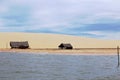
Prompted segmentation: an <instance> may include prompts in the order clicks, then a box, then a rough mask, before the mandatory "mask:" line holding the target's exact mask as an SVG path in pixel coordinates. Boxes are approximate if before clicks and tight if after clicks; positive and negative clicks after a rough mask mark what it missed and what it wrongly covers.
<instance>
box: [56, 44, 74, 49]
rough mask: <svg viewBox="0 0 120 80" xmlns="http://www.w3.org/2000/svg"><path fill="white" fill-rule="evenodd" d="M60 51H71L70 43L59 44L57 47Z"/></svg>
mask: <svg viewBox="0 0 120 80" xmlns="http://www.w3.org/2000/svg"><path fill="white" fill-rule="evenodd" d="M58 47H59V48H60V49H73V47H72V45H71V44H70V43H67V44H66V43H61V44H60V45H59V46H58Z"/></svg>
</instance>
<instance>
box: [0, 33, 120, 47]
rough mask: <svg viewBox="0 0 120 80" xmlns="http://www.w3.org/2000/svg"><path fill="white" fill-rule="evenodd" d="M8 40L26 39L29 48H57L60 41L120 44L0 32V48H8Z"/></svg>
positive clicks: (82, 44)
mask: <svg viewBox="0 0 120 80" xmlns="http://www.w3.org/2000/svg"><path fill="white" fill-rule="evenodd" d="M10 41H28V42H29V45H30V48H58V45H59V44H60V43H71V44H72V45H73V47H74V48H116V46H117V45H120V40H99V39H93V38H84V37H78V36H70V35H60V34H46V33H39V34H38V33H9V32H0V48H10V46H9V42H10Z"/></svg>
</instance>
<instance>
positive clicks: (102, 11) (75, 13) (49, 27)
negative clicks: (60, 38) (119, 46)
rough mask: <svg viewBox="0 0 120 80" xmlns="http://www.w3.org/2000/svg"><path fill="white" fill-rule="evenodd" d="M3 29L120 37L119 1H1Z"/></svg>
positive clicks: (1, 26)
mask: <svg viewBox="0 0 120 80" xmlns="http://www.w3.org/2000/svg"><path fill="white" fill-rule="evenodd" d="M0 32H33V33H54V34H66V35H75V36H84V37H91V38H99V39H117V40H120V0H0Z"/></svg>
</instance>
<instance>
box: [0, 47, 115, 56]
mask: <svg viewBox="0 0 120 80" xmlns="http://www.w3.org/2000/svg"><path fill="white" fill-rule="evenodd" d="M0 52H13V53H15V52H18V53H19V52H20V53H21V52H22V53H33V54H41V53H42V54H43V53H45V54H46V53H47V54H71V55H117V50H116V49H115V48H106V49H102V48H98V49H73V50H60V49H0Z"/></svg>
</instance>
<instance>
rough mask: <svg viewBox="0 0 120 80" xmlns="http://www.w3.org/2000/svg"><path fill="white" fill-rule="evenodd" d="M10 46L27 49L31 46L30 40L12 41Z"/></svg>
mask: <svg viewBox="0 0 120 80" xmlns="http://www.w3.org/2000/svg"><path fill="white" fill-rule="evenodd" d="M10 47H11V48H17V49H27V48H29V44H28V41H24V42H13V41H11V42H10Z"/></svg>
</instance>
